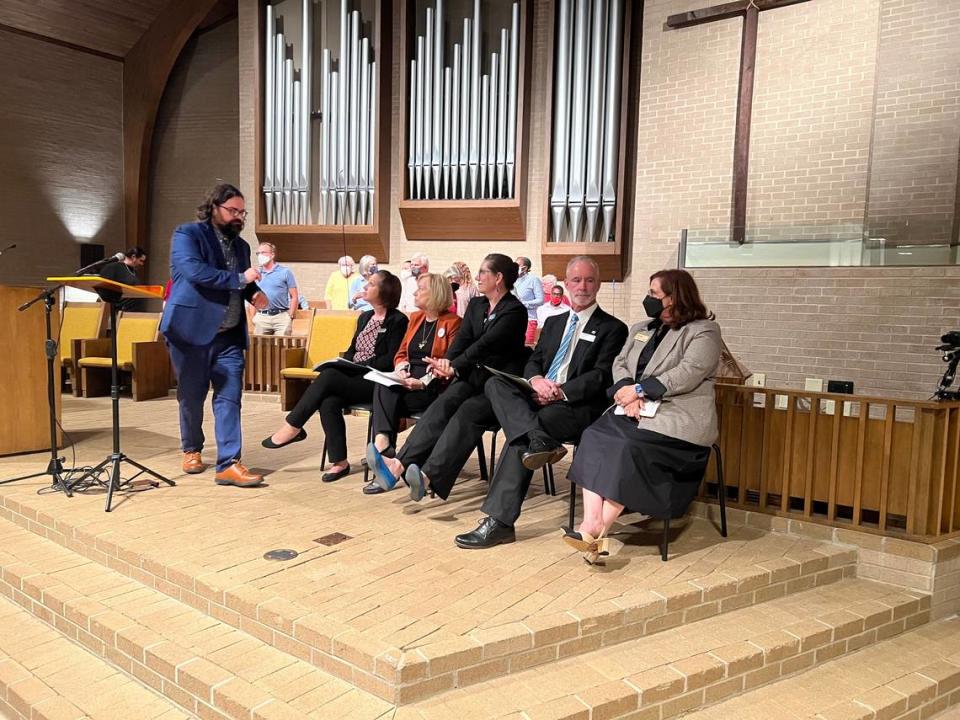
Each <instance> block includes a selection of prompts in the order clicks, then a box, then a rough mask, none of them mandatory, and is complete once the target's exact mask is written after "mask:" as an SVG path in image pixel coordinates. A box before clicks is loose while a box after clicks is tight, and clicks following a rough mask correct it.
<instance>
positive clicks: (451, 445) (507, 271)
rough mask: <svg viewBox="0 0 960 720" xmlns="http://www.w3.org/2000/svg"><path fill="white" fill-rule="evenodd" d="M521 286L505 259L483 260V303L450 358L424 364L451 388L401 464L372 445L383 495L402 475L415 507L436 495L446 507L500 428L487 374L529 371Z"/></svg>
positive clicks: (471, 310) (370, 457) (473, 310)
mask: <svg viewBox="0 0 960 720" xmlns="http://www.w3.org/2000/svg"><path fill="white" fill-rule="evenodd" d="M516 279H517V264H516V263H515V262H513V260H511V259H510V258H509V257H507V256H506V255H501V254H500V253H492V254H490V255H487V256H486V257H485V258H484V260H483V262H482V263H481V265H480V272H479V273H478V277H477V287H478V288H479V289H480V292H481V293H482V295H481V296H480V297H477V298H474V299H473V300H472V301H471V302H470V306H469V307H468V308H467V313H466V315H465V317H464V318H463V324H462V325H461V326H460V331H459V332H458V333H457V337H456V339H455V340H454V341H453V344H452V345H451V346H450V349H449V350H448V351H447V354H446V357H443V358H439V357H436V356H434V357H430V358H427V360H426V362H427V366H428V367H429V368H430V372H431V373H432V375H433V376H434V378H436V379H440V380H452V382H451V384H450V387H448V388H447V389H446V390H445V391H444V392H443V393H441V394H440V396H439V397H438V398H437V399H436V401H434V402H433V404H431V405H430V407H428V408H427V410H426V412H424V413H423V415H422V416H421V418H420V420H418V421H417V424H416V425H415V426H414V428H413V431H412V432H411V433H410V436H409V437H408V438H407V441H406V443H404V445H403V447H402V448H400V451H399V452H398V453H397V457H396V458H385V457H384V456H383V455H382V454H381V453H380V451H379V449H378V448H377V447H376V446H375V445H374V444H373V443H370V445H368V447H367V464H368V466H369V468H370V470H371V472H373V473H374V475H375V480H376V481H377V483H378V484H379V485H380V486H381V487H382V488H383V489H384V490H389V489H391V488H392V487H393V486H394V485H395V484H396V482H397V480H398V479H399V478H400V476H401V475H403V477H404V479H405V480H406V481H407V484H408V485H409V486H410V497H411V499H412V500H414V501H417V502H419V501H420V500H422V499H423V496H424V494H425V493H427V492H431V491H432V492H435V493H436V494H437V495H439V496H440V497H441V498H443V499H444V500H446V499H447V497H448V496H449V495H450V490H451V489H453V484H454V482H456V479H457V475H459V474H460V471H461V470H462V469H463V466H464V464H466V462H467V459H468V458H469V457H470V454H471V453H472V452H473V449H474V448H475V447H476V446H477V442H478V441H479V440H480V438H481V437H482V436H483V432H484V430H485V429H486V428H487V427H489V426H490V425H491V424H493V423H494V422H495V421H496V416H495V415H494V414H493V408H492V407H491V406H490V401H489V400H488V399H487V397H486V395H484V394H483V386H484V383H486V381H487V380H488V379H489V378H490V375H491V373H490V371H489V370H487V369H486V367H484V366H488V367H492V368H495V369H497V370H502V371H505V372H508V373H518V372H520V370H521V368H522V367H523V362H524V359H525V357H526V352H525V348H524V345H523V335H524V331H525V328H526V324H527V321H526V316H527V314H526V312H525V311H524V308H523V305H521V304H520V301H519V300H518V299H517V298H516V296H514V295H511V294H510V290H511V289H513V284H514V282H516ZM453 378H456V379H455V380H454V379H453Z"/></svg>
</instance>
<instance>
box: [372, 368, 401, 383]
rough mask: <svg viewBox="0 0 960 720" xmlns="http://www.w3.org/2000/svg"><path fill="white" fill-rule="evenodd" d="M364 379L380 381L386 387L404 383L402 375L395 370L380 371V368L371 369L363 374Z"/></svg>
mask: <svg viewBox="0 0 960 720" xmlns="http://www.w3.org/2000/svg"><path fill="white" fill-rule="evenodd" d="M363 379H364V380H370V381H371V382H375V383H379V384H380V385H383V386H384V387H396V386H397V385H403V381H402V380H401V379H400V376H399V375H397V374H396V373H395V372H388V373H385V372H380V371H379V370H371V371H370V372H368V373H367V374H366V375H364V376H363Z"/></svg>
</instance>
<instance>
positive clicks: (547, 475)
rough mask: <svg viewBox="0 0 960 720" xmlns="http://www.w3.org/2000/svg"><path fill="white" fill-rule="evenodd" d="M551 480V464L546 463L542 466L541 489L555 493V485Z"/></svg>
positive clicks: (550, 493) (548, 492)
mask: <svg viewBox="0 0 960 720" xmlns="http://www.w3.org/2000/svg"><path fill="white" fill-rule="evenodd" d="M553 480H554V478H553V466H552V465H550V464H549V463H548V464H547V465H544V466H543V491H544V492H545V493H547V494H549V495H556V494H557V486H556V484H554V481H553Z"/></svg>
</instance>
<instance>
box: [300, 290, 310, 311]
mask: <svg viewBox="0 0 960 720" xmlns="http://www.w3.org/2000/svg"><path fill="white" fill-rule="evenodd" d="M298 306H299V308H300V309H301V310H309V309H310V301H309V300H307V296H306V295H304V294H302V293H301V294H300V302H299V303H298Z"/></svg>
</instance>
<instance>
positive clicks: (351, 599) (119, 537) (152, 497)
mask: <svg viewBox="0 0 960 720" xmlns="http://www.w3.org/2000/svg"><path fill="white" fill-rule="evenodd" d="M63 404H64V412H63V425H64V427H65V429H66V430H67V432H68V433H69V435H70V436H71V437H72V438H73V439H74V440H75V441H76V445H75V446H74V448H73V449H71V448H68V449H67V450H66V451H65V454H66V456H67V464H68V466H69V465H71V464H72V458H73V452H74V451H75V453H76V463H77V464H78V465H88V464H94V463H96V462H97V461H99V460H100V459H101V458H102V457H103V456H104V455H105V454H106V453H107V452H108V451H109V442H110V433H109V401H108V400H107V399H106V398H96V399H75V398H73V397H70V396H65V397H64V399H63ZM282 419H283V414H282V413H281V412H280V410H279V408H278V407H277V401H276V400H275V399H273V398H267V399H259V398H255V399H247V400H246V402H245V407H244V430H245V437H246V446H247V450H246V454H245V456H244V460H245V462H246V463H247V464H248V465H249V466H250V467H252V468H256V469H258V470H262V471H264V472H269V473H270V474H269V478H268V483H267V485H265V486H264V487H261V488H257V489H247V490H244V489H237V488H224V487H219V486H216V485H214V483H213V471H212V470H210V471H207V472H206V473H204V474H202V475H193V476H187V475H183V474H181V473H180V471H179V462H180V452H179V450H178V444H179V440H178V430H177V428H178V424H177V422H178V421H177V405H176V402H175V400H174V399H173V398H166V399H162V400H156V401H148V402H143V403H132V402H130V401H129V400H124V401H123V403H122V411H121V421H122V433H121V438H122V448H123V450H124V452H126V453H127V454H128V455H130V456H131V457H133V458H134V459H136V460H138V461H140V462H143V463H145V464H147V465H149V466H151V467H152V468H154V469H156V470H158V471H160V472H162V473H165V474H167V475H169V476H170V477H171V478H173V479H175V480H176V482H177V486H176V487H174V488H168V487H161V488H159V489H157V490H150V491H147V492H141V493H136V494H130V495H126V496H124V497H121V498H118V499H117V501H116V502H115V509H114V511H113V512H112V513H110V514H109V515H107V514H104V512H103V499H104V498H103V496H102V495H100V494H95V495H77V496H75V497H74V498H71V499H68V498H65V497H63V496H61V495H59V494H51V495H45V496H42V497H37V496H36V492H37V491H38V490H40V489H41V488H43V487H44V486H45V485H46V484H47V482H46V481H45V480H44V479H39V480H30V481H22V482H18V483H12V484H9V485H0V494H2V495H4V496H12V497H14V498H20V499H22V500H23V502H24V503H28V504H29V505H30V506H31V507H33V508H36V509H37V510H38V511H39V512H42V513H47V514H49V515H51V516H53V517H54V518H57V519H60V518H62V519H64V520H66V521H69V522H70V524H71V525H73V526H76V527H79V526H82V527H83V529H84V531H85V532H89V533H90V534H91V535H95V536H97V538H99V539H103V540H105V541H107V542H112V543H115V544H117V545H118V546H120V547H122V548H124V549H128V550H131V551H135V552H143V553H146V554H150V553H154V554H156V555H157V556H158V557H160V558H163V559H164V560H165V561H166V562H168V563H169V562H171V560H175V561H176V562H177V563H179V564H181V565H182V566H183V567H184V568H185V569H186V568H189V569H190V571H195V572H199V573H201V574H206V575H207V576H213V575H215V576H216V578H217V580H218V582H219V583H220V584H221V585H224V586H227V587H229V586H234V585H246V586H248V587H254V588H258V589H261V590H263V591H265V592H267V593H270V594H274V595H276V596H278V597H281V598H284V599H286V600H289V601H294V602H296V603H298V604H301V605H303V606H305V607H307V608H309V609H310V610H312V611H316V612H321V613H323V614H325V615H326V616H327V617H329V618H331V619H333V620H336V621H339V622H342V623H345V624H347V625H349V626H351V627H353V628H355V629H357V630H359V631H362V632H363V633H364V634H365V635H368V636H370V637H375V638H377V639H379V640H382V641H383V642H386V643H389V644H390V645H392V646H395V647H397V648H400V649H410V648H416V647H422V646H424V645H426V644H430V643H434V642H438V641H441V640H446V639H450V638H453V637H457V636H462V635H464V634H467V633H469V632H471V631H473V630H475V629H478V628H487V627H491V626H498V625H503V624H507V623H510V622H515V621H522V620H524V619H526V618H528V617H530V616H531V615H534V614H544V613H546V614H549V613H555V612H560V611H564V610H569V609H572V608H576V607H581V606H589V605H593V604H595V603H598V602H600V601H603V600H609V599H614V598H618V597H620V596H622V595H623V594H624V593H627V592H635V591H637V590H638V589H644V588H653V587H657V586H662V585H665V584H668V583H671V582H677V581H682V580H690V579H695V578H699V577H703V576H705V575H708V574H710V573H712V572H714V571H716V570H717V569H718V568H722V567H737V566H742V565H747V564H751V563H754V562H757V561H761V560H765V559H774V558H781V557H783V556H785V555H789V554H791V553H800V552H803V551H804V550H806V549H807V548H809V547H811V546H813V545H815V543H813V542H812V541H809V540H802V539H796V538H789V537H785V536H777V535H764V534H763V533H762V532H760V531H757V530H752V529H747V528H742V527H741V528H732V532H731V536H730V537H729V538H727V539H726V540H724V539H722V538H721V537H720V536H719V533H718V532H717V531H716V529H715V528H714V527H713V526H712V525H711V524H710V523H708V522H706V521H696V522H691V523H689V524H688V525H687V527H686V528H685V529H684V530H683V531H682V532H681V533H680V534H679V536H678V537H677V538H676V540H674V541H673V543H672V544H671V559H670V562H668V563H662V562H660V560H659V556H658V550H657V547H656V543H657V540H658V533H657V532H654V531H635V530H630V531H629V532H624V533H623V534H621V535H619V536H617V539H619V540H622V541H623V543H625V544H622V545H621V543H619V542H614V543H613V544H614V546H615V549H614V551H613V556H612V557H611V558H610V559H609V561H608V562H607V566H606V567H605V568H590V567H588V566H587V565H585V564H584V563H583V562H582V561H581V559H580V557H579V555H578V554H577V553H575V552H573V551H572V550H570V549H569V548H568V547H567V546H566V545H565V544H563V543H562V542H561V541H560V539H559V534H560V533H559V530H558V528H559V527H560V525H562V524H564V522H565V517H566V508H567V498H566V494H565V488H564V485H565V483H564V482H563V477H564V473H565V469H566V467H565V465H564V464H561V466H560V467H559V469H558V473H557V475H558V484H559V485H560V487H561V488H564V489H563V491H562V492H563V495H562V496H557V497H550V496H546V495H544V494H543V489H542V484H541V483H540V481H539V479H538V480H537V482H536V483H535V485H534V488H533V490H532V491H531V493H532V497H530V498H528V500H527V502H526V504H525V506H524V514H523V515H522V516H521V518H520V522H519V523H518V527H517V533H518V542H517V543H515V544H513V545H508V546H501V547H499V548H495V549H492V550H487V551H466V550H460V549H458V548H456V547H455V546H454V544H453V536H454V535H455V534H457V533H460V532H464V531H465V530H469V529H470V528H471V527H473V526H474V524H475V522H476V521H477V519H478V518H479V517H480V512H479V506H480V504H481V503H482V500H483V497H484V493H485V490H486V485H485V484H483V483H482V482H481V481H480V480H479V479H478V471H477V464H476V458H473V459H471V461H470V463H469V464H468V466H467V468H466V469H465V471H464V473H463V479H462V480H461V481H460V482H459V483H458V484H457V486H456V487H455V489H454V491H453V495H452V496H451V499H450V501H448V502H442V501H440V500H439V499H437V500H429V499H427V500H425V501H423V502H421V503H419V504H416V503H413V502H411V501H410V500H409V498H408V497H407V495H406V493H405V492H403V491H401V490H396V491H394V492H392V493H389V494H387V495H381V496H374V497H369V496H365V495H363V494H361V492H360V489H361V486H362V476H361V473H360V472H359V471H357V472H354V474H352V475H350V476H349V477H347V478H345V479H343V480H340V481H339V482H337V483H332V484H325V483H321V482H320V477H319V476H320V472H319V467H318V466H319V451H320V445H321V441H322V435H321V431H320V429H319V423H318V422H316V421H314V422H312V423H311V424H310V426H309V432H310V437H309V438H308V440H307V441H306V442H303V443H298V444H296V445H294V446H291V447H290V448H288V449H284V450H277V451H269V450H266V449H263V448H261V447H260V446H259V439H261V438H262V437H264V436H266V435H268V434H269V433H270V432H272V430H273V429H275V427H276V426H277V425H278V424H279V423H280V422H281V421H282ZM347 424H348V435H349V438H350V457H351V459H352V460H353V461H354V462H355V463H356V465H355V467H358V463H359V459H360V457H361V456H362V453H363V436H364V430H365V420H362V419H358V418H347ZM207 436H208V437H210V438H212V437H213V436H214V433H213V428H212V423H209V422H208V429H207ZM204 456H205V459H208V460H212V459H213V456H214V451H213V447H209V448H207V449H206V450H205V452H204ZM45 463H46V460H45V459H44V457H43V456H42V455H39V454H38V455H33V456H19V457H8V458H2V459H0V479H2V478H5V477H10V476H13V475H15V474H17V473H20V472H28V471H30V470H36V469H38V468H40V467H42V466H43V465H45ZM127 469H128V468H127ZM332 533H343V534H345V535H348V536H349V537H350V539H349V540H347V541H345V542H343V543H341V544H339V545H334V546H330V547H327V546H324V545H322V544H319V543H317V542H316V539H317V538H321V537H323V536H326V535H330V534H332ZM277 548H290V549H293V550H296V551H297V552H298V553H299V556H298V557H297V558H296V559H295V560H292V561H289V562H275V561H269V560H264V559H263V557H262V556H263V554H264V553H265V552H267V551H269V550H272V549H277Z"/></svg>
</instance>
